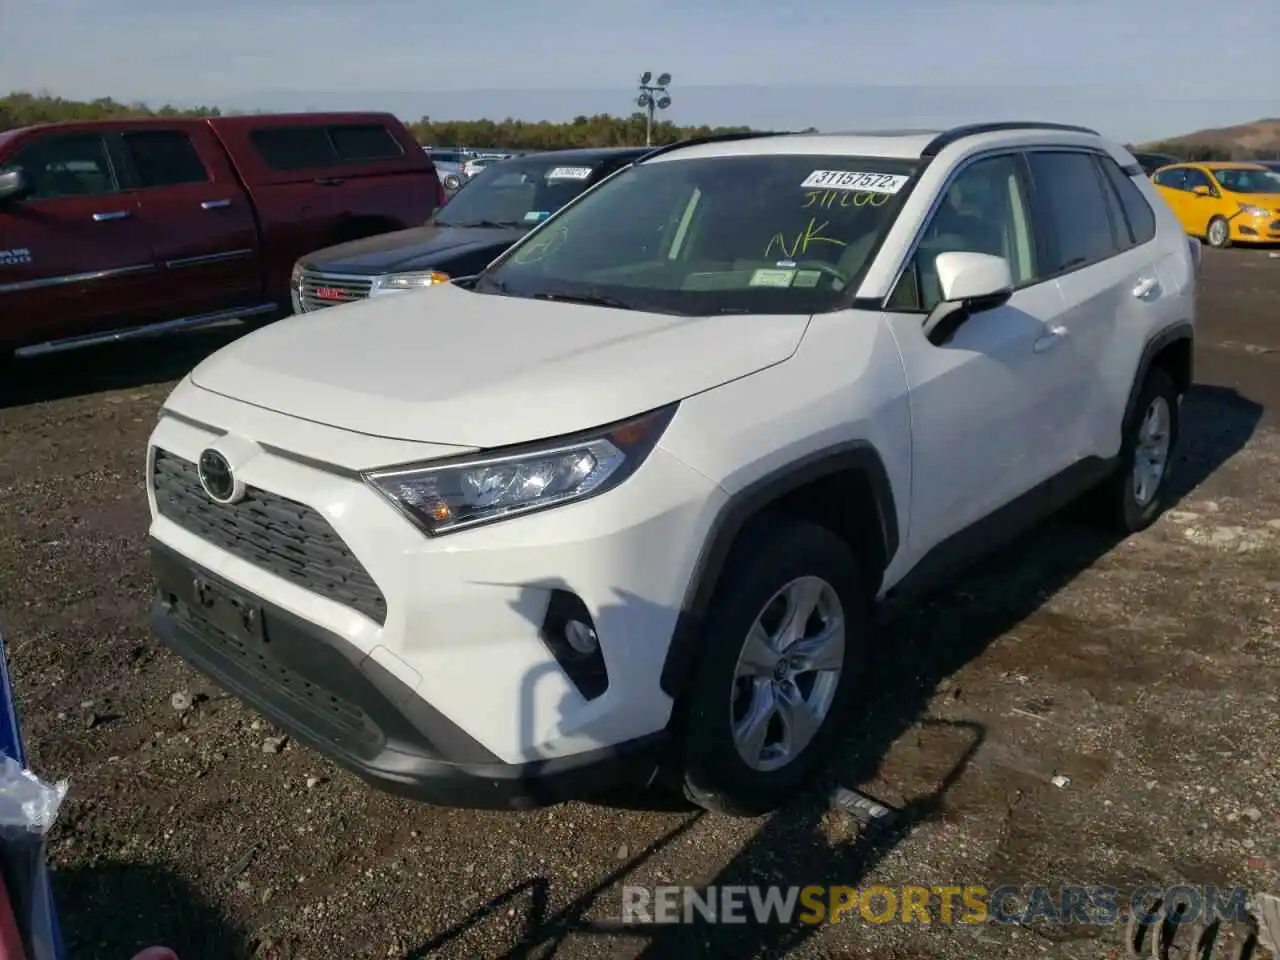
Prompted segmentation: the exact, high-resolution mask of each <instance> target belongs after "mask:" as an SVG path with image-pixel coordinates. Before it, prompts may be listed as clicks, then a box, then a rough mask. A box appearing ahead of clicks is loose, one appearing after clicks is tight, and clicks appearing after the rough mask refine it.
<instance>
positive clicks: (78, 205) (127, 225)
mask: <svg viewBox="0 0 1280 960" xmlns="http://www.w3.org/2000/svg"><path fill="white" fill-rule="evenodd" d="M6 167H7V168H13V167H19V168H21V169H22V171H23V173H24V174H25V175H26V177H27V180H28V184H29V189H28V191H27V193H26V194H24V195H22V196H21V197H18V198H16V199H11V200H7V201H3V202H0V237H3V238H4V242H3V244H2V245H0V246H2V248H3V249H0V344H4V345H7V346H9V347H13V346H29V345H32V344H40V343H44V342H47V341H51V340H58V339H62V338H66V337H73V336H79V335H84V334H90V333H98V332H102V331H104V330H109V329H113V328H115V327H118V326H127V325H129V323H130V318H131V313H132V310H133V307H134V305H135V304H137V303H139V302H142V301H144V300H145V298H146V296H147V293H148V290H149V289H150V285H151V284H152V283H153V282H154V273H155V264H154V261H153V260H152V256H151V244H150V240H149V238H148V236H147V233H146V228H145V226H144V225H143V224H142V223H141V221H140V218H139V216H138V199H137V195H136V194H135V193H132V192H129V191H125V190H122V189H121V185H120V179H119V177H118V175H117V171H116V169H115V166H114V165H113V163H112V161H111V158H110V155H109V153H108V150H107V145H106V142H105V140H104V138H103V137H102V136H101V135H99V134H97V133H55V132H52V131H50V132H48V133H42V134H40V135H39V136H38V137H36V138H35V139H32V140H30V141H28V142H27V143H25V144H24V145H23V146H22V147H21V148H20V149H19V151H18V152H17V154H15V156H14V157H13V159H12V160H11V161H10V162H9V163H7V164H6Z"/></svg>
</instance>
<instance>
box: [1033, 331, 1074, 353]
mask: <svg viewBox="0 0 1280 960" xmlns="http://www.w3.org/2000/svg"><path fill="white" fill-rule="evenodd" d="M1068 332H1069V331H1068V330H1067V328H1066V327H1050V328H1049V332H1048V333H1046V334H1045V335H1044V336H1043V337H1041V338H1040V339H1039V340H1037V341H1036V342H1035V345H1034V346H1033V347H1032V348H1031V349H1032V350H1034V351H1035V352H1036V353H1044V352H1045V351H1046V350H1049V349H1050V348H1052V347H1056V346H1057V345H1058V344H1060V343H1061V342H1062V341H1063V340H1065V339H1067V334H1068Z"/></svg>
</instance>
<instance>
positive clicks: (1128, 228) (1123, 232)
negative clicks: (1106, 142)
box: [1089, 154, 1136, 256]
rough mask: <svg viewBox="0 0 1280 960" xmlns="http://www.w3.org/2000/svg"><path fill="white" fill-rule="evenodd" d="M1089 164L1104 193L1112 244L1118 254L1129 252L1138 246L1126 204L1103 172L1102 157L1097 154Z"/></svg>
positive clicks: (1103, 201) (1103, 200) (1103, 202)
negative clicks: (1126, 213) (1126, 211)
mask: <svg viewBox="0 0 1280 960" xmlns="http://www.w3.org/2000/svg"><path fill="white" fill-rule="evenodd" d="M1089 166H1090V167H1091V168H1092V169H1093V177H1094V179H1095V180H1097V181H1098V189H1099V190H1101V191H1102V194H1103V196H1102V206H1103V207H1104V208H1105V209H1106V211H1107V223H1109V224H1110V225H1111V246H1112V247H1113V248H1114V249H1115V255H1116V256H1119V255H1120V254H1122V253H1127V252H1129V251H1130V250H1132V249H1133V248H1134V247H1135V246H1136V242H1135V241H1134V234H1133V226H1132V225H1131V224H1130V223H1129V218H1128V216H1126V215H1125V212H1124V204H1123V203H1122V202H1121V201H1120V195H1119V194H1118V193H1117V192H1116V188H1115V187H1114V186H1112V185H1111V181H1110V179H1109V178H1108V177H1107V175H1106V173H1105V172H1103V169H1102V158H1101V157H1099V156H1098V155H1097V154H1095V155H1094V156H1093V161H1092V162H1091V163H1090V164H1089ZM1108 200H1109V201H1110V202H1108ZM1117 211H1118V212H1119V217H1120V220H1119V222H1116V215H1117Z"/></svg>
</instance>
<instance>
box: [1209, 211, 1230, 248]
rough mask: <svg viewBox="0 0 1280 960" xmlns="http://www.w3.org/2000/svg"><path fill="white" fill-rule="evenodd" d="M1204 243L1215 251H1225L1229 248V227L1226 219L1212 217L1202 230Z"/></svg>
mask: <svg viewBox="0 0 1280 960" xmlns="http://www.w3.org/2000/svg"><path fill="white" fill-rule="evenodd" d="M1204 242H1205V243H1207V244H1208V245H1209V246H1211V247H1213V248H1214V249H1215V250H1225V249H1227V247H1229V246H1231V225H1230V224H1229V223H1227V218H1226V217H1214V218H1213V219H1212V220H1210V221H1209V225H1208V226H1207V227H1205V230H1204Z"/></svg>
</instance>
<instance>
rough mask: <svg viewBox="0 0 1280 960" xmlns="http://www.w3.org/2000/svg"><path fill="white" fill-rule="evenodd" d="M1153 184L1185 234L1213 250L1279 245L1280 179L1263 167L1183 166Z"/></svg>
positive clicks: (1164, 170) (1162, 174) (1165, 170)
mask: <svg viewBox="0 0 1280 960" xmlns="http://www.w3.org/2000/svg"><path fill="white" fill-rule="evenodd" d="M1153 182H1154V183H1155V185H1156V189H1157V190H1158V191H1159V192H1160V195H1161V196H1162V197H1164V199H1165V200H1166V201H1167V202H1168V204H1169V206H1170V207H1172V208H1173V212H1174V213H1175V214H1176V215H1177V217H1178V220H1179V221H1180V222H1181V223H1182V226H1183V229H1184V230H1186V231H1187V233H1188V234H1190V235H1191V236H1193V237H1200V238H1202V239H1203V240H1204V241H1205V243H1207V244H1209V246H1211V247H1219V248H1221V247H1229V246H1231V244H1232V243H1266V242H1270V243H1274V242H1276V241H1278V240H1280V174H1276V173H1275V172H1273V171H1271V170H1268V169H1267V168H1266V167H1264V166H1263V165H1262V164H1260V163H1180V164H1177V165H1175V166H1172V167H1163V168H1161V169H1160V170H1158V171H1156V175H1155V177H1154V178H1153Z"/></svg>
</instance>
